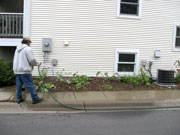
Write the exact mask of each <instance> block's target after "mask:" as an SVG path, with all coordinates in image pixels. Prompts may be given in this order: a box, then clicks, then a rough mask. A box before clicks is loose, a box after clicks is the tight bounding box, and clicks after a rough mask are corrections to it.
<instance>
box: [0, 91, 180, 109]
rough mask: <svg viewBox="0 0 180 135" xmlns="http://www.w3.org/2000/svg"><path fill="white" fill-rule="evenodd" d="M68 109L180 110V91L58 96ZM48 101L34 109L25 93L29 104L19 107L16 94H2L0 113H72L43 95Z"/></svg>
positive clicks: (114, 92) (55, 94)
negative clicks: (130, 108) (15, 109)
mask: <svg viewBox="0 0 180 135" xmlns="http://www.w3.org/2000/svg"><path fill="white" fill-rule="evenodd" d="M53 94H54V96H55V97H56V99H58V100H59V101H60V102H62V103H63V104H65V105H68V106H72V107H78V108H85V109H88V108H129V107H152V106H180V90H162V91H160V90H151V91H150V90H147V91H103V92H98V91H94V92H78V91H77V92H54V93H53ZM39 96H40V97H43V98H44V101H43V102H42V103H39V104H35V105H33V104H32V103H31V102H32V100H31V97H30V94H29V93H25V92H23V97H24V99H25V100H26V102H24V103H21V104H17V103H16V98H15V92H2V91H0V110H1V109H3V108H8V107H7V106H8V105H10V107H11V108H12V107H14V108H19V109H25V110H30V111H71V110H70V109H67V108H64V107H62V106H60V105H59V104H58V103H57V102H55V101H54V100H53V99H52V98H51V97H50V96H49V94H48V93H39Z"/></svg>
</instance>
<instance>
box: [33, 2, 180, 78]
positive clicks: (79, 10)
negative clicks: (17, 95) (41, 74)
mask: <svg viewBox="0 0 180 135" xmlns="http://www.w3.org/2000/svg"><path fill="white" fill-rule="evenodd" d="M30 1H31V15H30V20H31V22H30V24H31V27H30V37H31V39H32V45H31V46H32V49H33V51H34V53H35V56H36V57H37V59H38V60H39V61H43V52H42V38H52V51H51V52H50V53H48V58H47V62H46V65H47V66H49V67H51V65H52V64H51V61H52V59H57V60H58V65H57V66H56V67H55V68H54V71H62V70H63V69H65V72H72V73H74V72H76V71H78V73H79V74H86V75H89V76H96V73H97V71H101V72H108V73H109V75H111V74H113V73H114V72H115V50H116V48H118V49H120V50H123V49H126V48H128V49H140V52H139V54H140V55H139V64H138V66H137V68H138V69H137V70H139V69H140V67H141V65H140V63H141V61H142V60H147V61H153V65H152V74H153V76H156V72H157V69H159V68H160V69H173V68H174V65H173V64H174V62H175V60H177V59H179V58H180V53H179V52H174V51H172V47H173V36H174V24H178V23H179V22H180V11H179V9H180V1H178V0H171V1H168V0H157V1H152V0H143V1H142V8H141V10H142V11H141V12H142V16H141V19H125V18H121V17H117V11H116V9H117V3H118V2H117V1H118V0H88V1H86V0H30ZM167 7H168V9H167ZM64 41H68V42H69V45H68V46H64ZM154 50H160V52H161V56H160V58H154ZM48 71H49V72H48V75H53V73H52V70H51V68H50V69H49V70H48ZM34 75H38V72H37V70H36V69H35V70H34Z"/></svg>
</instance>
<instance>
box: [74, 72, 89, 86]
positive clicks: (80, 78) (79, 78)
mask: <svg viewBox="0 0 180 135" xmlns="http://www.w3.org/2000/svg"><path fill="white" fill-rule="evenodd" d="M90 80H91V79H90V78H89V77H88V76H87V75H78V73H77V72H76V73H74V74H73V79H72V83H74V84H76V89H80V88H82V87H84V86H86V85H88V84H89V81H90Z"/></svg>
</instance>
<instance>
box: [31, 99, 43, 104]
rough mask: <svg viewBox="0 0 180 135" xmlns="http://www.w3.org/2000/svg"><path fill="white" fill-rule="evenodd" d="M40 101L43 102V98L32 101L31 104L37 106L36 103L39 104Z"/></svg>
mask: <svg viewBox="0 0 180 135" xmlns="http://www.w3.org/2000/svg"><path fill="white" fill-rule="evenodd" d="M41 101H43V98H37V99H35V100H33V101H32V104H37V103H40V102H41Z"/></svg>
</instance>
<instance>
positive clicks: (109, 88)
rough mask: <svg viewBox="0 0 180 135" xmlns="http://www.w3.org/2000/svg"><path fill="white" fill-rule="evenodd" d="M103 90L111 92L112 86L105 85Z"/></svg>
mask: <svg viewBox="0 0 180 135" xmlns="http://www.w3.org/2000/svg"><path fill="white" fill-rule="evenodd" d="M105 88H106V89H108V90H112V88H113V87H112V85H110V84H107V85H105Z"/></svg>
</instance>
